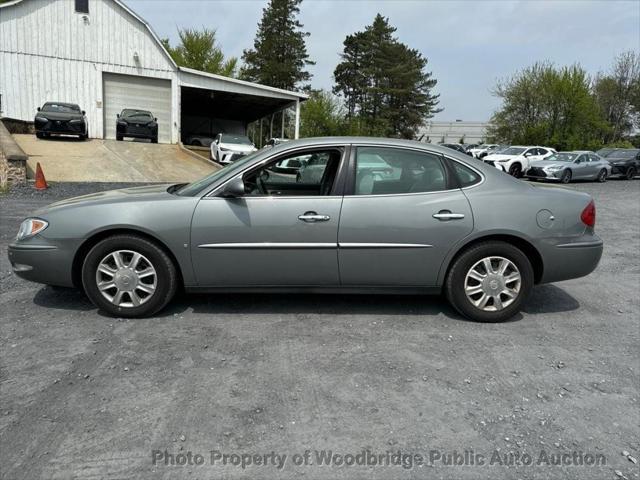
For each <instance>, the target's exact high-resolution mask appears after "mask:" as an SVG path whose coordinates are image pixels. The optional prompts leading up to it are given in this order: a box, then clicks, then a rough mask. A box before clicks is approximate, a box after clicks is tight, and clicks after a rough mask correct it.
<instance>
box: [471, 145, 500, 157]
mask: <svg viewBox="0 0 640 480" xmlns="http://www.w3.org/2000/svg"><path fill="white" fill-rule="evenodd" d="M497 146H498V145H497V144H495V143H485V144H484V145H478V146H477V147H474V148H470V149H469V151H468V152H467V153H469V154H471V156H472V157H475V158H482V157H481V156H480V155H482V154H483V153H488V152H489V150H492V149H493V148H495V147H497Z"/></svg>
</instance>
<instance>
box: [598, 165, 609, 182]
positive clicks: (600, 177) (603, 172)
mask: <svg viewBox="0 0 640 480" xmlns="http://www.w3.org/2000/svg"><path fill="white" fill-rule="evenodd" d="M596 180H598V182H600V183H604V182H606V181H607V170H606V169H604V168H603V169H602V170H600V171H599V172H598V178H597V179H596Z"/></svg>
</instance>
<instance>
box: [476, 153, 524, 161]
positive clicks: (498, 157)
mask: <svg viewBox="0 0 640 480" xmlns="http://www.w3.org/2000/svg"><path fill="white" fill-rule="evenodd" d="M517 156H518V155H502V154H501V153H492V154H491V155H487V156H486V157H484V160H508V159H510V158H514V157H517Z"/></svg>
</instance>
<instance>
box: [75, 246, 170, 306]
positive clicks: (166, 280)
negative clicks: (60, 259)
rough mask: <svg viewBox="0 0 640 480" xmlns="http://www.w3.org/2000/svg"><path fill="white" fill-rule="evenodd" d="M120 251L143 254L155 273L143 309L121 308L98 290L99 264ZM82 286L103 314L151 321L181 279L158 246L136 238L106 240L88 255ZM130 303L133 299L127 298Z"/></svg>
mask: <svg viewBox="0 0 640 480" xmlns="http://www.w3.org/2000/svg"><path fill="white" fill-rule="evenodd" d="M117 250H130V251H133V252H137V253H140V254H141V255H143V256H144V257H146V259H147V260H148V263H149V264H150V265H151V266H152V267H153V268H154V269H155V271H156V287H155V291H154V292H153V294H152V295H150V298H149V299H148V300H146V301H145V302H144V303H142V304H141V305H139V306H137V307H135V306H128V307H127V306H118V305H115V304H113V303H111V302H110V301H109V300H108V299H106V298H105V297H104V296H103V295H102V293H101V292H100V290H99V289H98V285H97V279H96V273H97V269H98V266H99V264H100V262H101V261H102V260H103V259H104V258H105V257H107V256H108V255H109V254H110V253H113V252H115V251H117ZM82 285H83V287H84V290H85V292H86V294H87V296H88V297H89V299H90V300H91V301H92V302H93V304H94V305H96V306H97V307H98V308H99V309H100V310H102V311H104V312H105V313H107V314H109V315H111V316H117V317H130V318H133V317H148V316H151V315H153V314H154V313H156V312H158V311H160V310H161V309H162V308H164V307H165V306H166V305H167V303H169V301H170V300H171V299H172V298H173V296H174V294H175V292H176V289H177V287H178V275H177V271H176V267H175V265H174V264H173V262H172V260H171V258H169V256H168V255H167V254H166V253H165V251H164V250H163V249H162V248H160V247H159V246H158V245H156V244H155V243H153V242H151V241H149V240H147V239H146V238H142V237H139V236H137V235H133V234H121V235H113V236H111V237H107V238H105V239H104V240H101V241H100V242H98V243H97V244H96V245H95V246H94V247H93V248H92V249H91V250H90V251H89V253H88V254H87V256H86V257H85V259H84V263H83V265H82ZM128 298H129V299H130V300H131V297H130V296H128Z"/></svg>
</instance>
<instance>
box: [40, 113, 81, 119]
mask: <svg viewBox="0 0 640 480" xmlns="http://www.w3.org/2000/svg"><path fill="white" fill-rule="evenodd" d="M36 117H43V118H46V119H47V120H82V119H83V116H82V114H81V113H64V112H38V113H36Z"/></svg>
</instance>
